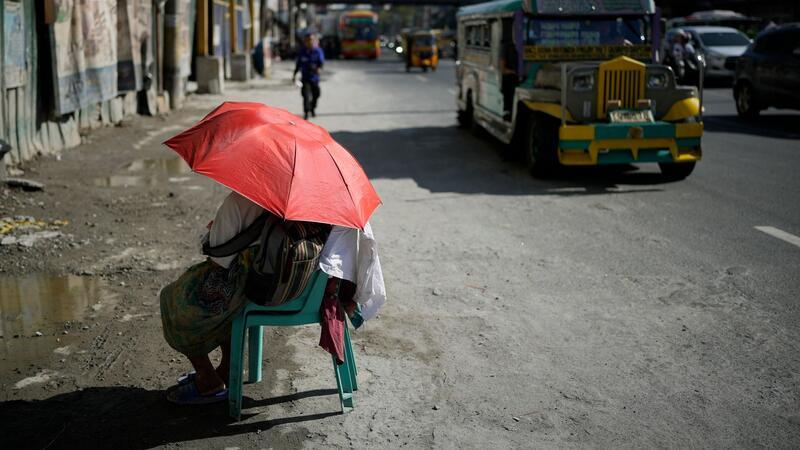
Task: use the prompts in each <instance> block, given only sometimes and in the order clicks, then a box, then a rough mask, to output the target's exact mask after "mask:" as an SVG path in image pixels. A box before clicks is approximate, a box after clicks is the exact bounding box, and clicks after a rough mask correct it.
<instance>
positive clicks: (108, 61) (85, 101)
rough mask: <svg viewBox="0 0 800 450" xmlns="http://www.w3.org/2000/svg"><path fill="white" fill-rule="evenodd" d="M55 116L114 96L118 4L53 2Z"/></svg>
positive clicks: (92, 0)
mask: <svg viewBox="0 0 800 450" xmlns="http://www.w3.org/2000/svg"><path fill="white" fill-rule="evenodd" d="M53 1H54V4H55V22H54V23H53V25H52V26H51V30H52V32H51V39H52V41H51V45H52V49H53V67H54V71H55V77H54V78H55V80H56V82H55V91H56V112H57V113H58V114H66V113H69V112H72V111H75V110H77V109H79V108H83V107H85V106H88V105H90V104H92V103H97V102H101V101H104V100H108V99H111V98H113V97H114V96H116V95H117V92H118V89H117V86H118V84H117V1H116V0H104V1H97V0H53Z"/></svg>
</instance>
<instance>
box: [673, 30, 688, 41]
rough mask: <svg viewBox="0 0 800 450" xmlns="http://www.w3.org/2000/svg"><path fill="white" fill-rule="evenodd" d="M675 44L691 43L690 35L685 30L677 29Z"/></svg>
mask: <svg viewBox="0 0 800 450" xmlns="http://www.w3.org/2000/svg"><path fill="white" fill-rule="evenodd" d="M673 41H675V42H681V43H683V42H687V41H689V33H687V32H686V30H684V29H683V28H676V29H675V37H674V38H673Z"/></svg>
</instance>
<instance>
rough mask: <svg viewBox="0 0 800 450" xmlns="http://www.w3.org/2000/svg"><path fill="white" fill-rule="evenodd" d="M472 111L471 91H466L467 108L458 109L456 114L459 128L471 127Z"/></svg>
mask: <svg viewBox="0 0 800 450" xmlns="http://www.w3.org/2000/svg"><path fill="white" fill-rule="evenodd" d="M472 111H473V109H472V92H467V109H464V110H460V109H459V110H458V115H457V116H456V118H457V119H458V126H459V128H472Z"/></svg>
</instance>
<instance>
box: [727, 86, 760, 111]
mask: <svg viewBox="0 0 800 450" xmlns="http://www.w3.org/2000/svg"><path fill="white" fill-rule="evenodd" d="M733 97H734V100H736V112H737V113H738V114H739V117H745V118H748V119H751V118H753V117H756V116H758V113H759V111H760V105H759V104H758V101H757V100H756V95H755V90H754V89H753V86H752V85H751V84H750V83H748V82H742V83H739V84H738V85H737V86H736V88H734V90H733Z"/></svg>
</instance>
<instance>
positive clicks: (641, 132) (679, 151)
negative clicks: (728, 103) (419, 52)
mask: <svg viewBox="0 0 800 450" xmlns="http://www.w3.org/2000/svg"><path fill="white" fill-rule="evenodd" d="M658 26H659V19H658V18H657V17H655V5H654V3H653V1H652V0H615V1H613V2H611V1H608V0H605V1H604V0H582V1H577V2H574V1H570V2H562V1H556V0H498V1H493V2H489V3H481V4H476V5H472V6H467V7H463V8H461V9H459V12H458V42H459V48H458V62H457V66H456V67H457V68H456V78H457V85H458V89H457V93H456V96H457V99H456V103H457V107H458V119H459V123H460V124H461V125H463V126H467V127H470V128H473V129H485V130H486V131H488V132H489V133H490V134H492V135H494V136H495V137H496V138H498V139H499V140H501V141H503V142H504V143H507V144H510V145H509V148H510V149H512V150H513V151H514V152H515V153H516V154H517V155H519V156H521V157H522V159H523V160H524V161H525V163H526V165H527V167H528V168H529V170H530V171H531V172H532V173H533V175H534V176H547V175H548V174H550V173H552V172H553V169H554V168H556V167H557V166H558V165H559V164H561V165H565V166H592V165H608V164H631V163H646V162H649V163H658V164H659V167H660V169H661V172H662V173H663V174H664V176H666V177H668V178H671V179H682V178H685V177H687V176H688V175H689V174H690V173H691V172H692V170H693V169H694V166H695V162H696V161H698V160H700V158H701V155H702V151H701V145H700V139H701V136H702V134H703V123H702V120H701V111H702V106H701V102H702V99H701V97H700V95H699V94H698V89H696V88H694V87H691V86H678V85H676V82H675V75H674V74H673V72H672V70H671V69H670V68H669V67H667V66H664V65H660V64H655V63H653V62H652V61H654V58H653V56H654V54H653V44H654V43H653V42H652V39H651V36H656V37H657V36H658ZM656 44H657V43H656ZM509 74H511V75H509ZM699 92H702V87H701V88H700V90H699Z"/></svg>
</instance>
